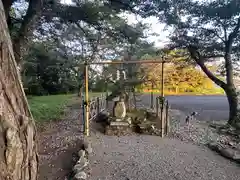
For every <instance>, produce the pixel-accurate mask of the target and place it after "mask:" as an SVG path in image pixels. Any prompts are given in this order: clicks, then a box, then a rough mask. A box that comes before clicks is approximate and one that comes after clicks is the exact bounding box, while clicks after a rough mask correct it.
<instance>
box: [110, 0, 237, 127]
mask: <svg viewBox="0 0 240 180" xmlns="http://www.w3.org/2000/svg"><path fill="white" fill-rule="evenodd" d="M111 3H112V4H114V5H115V7H121V8H124V9H131V11H132V12H136V13H139V14H141V15H142V16H144V17H147V16H151V15H154V16H157V17H159V20H160V21H161V22H164V23H166V25H167V26H168V27H169V28H171V29H172V32H173V33H171V34H172V35H171V37H170V39H171V41H172V46H170V47H174V48H177V47H178V48H186V49H188V53H189V55H190V57H191V58H192V59H193V60H195V62H196V63H197V64H198V65H199V66H200V67H201V69H202V70H203V72H204V73H205V74H206V75H207V76H208V77H209V78H210V79H211V80H212V81H213V82H215V83H216V84H217V85H218V86H220V87H221V88H222V89H223V90H224V91H225V93H226V95H227V98H228V102H229V110H230V111H229V120H228V123H229V124H231V125H236V124H238V122H239V121H240V119H239V118H238V98H237V92H236V88H235V87H234V83H233V75H234V73H233V72H234V71H233V69H234V67H233V63H234V61H238V59H239V58H238V57H239V56H238V55H239V52H238V49H239V45H240V44H239V42H240V41H239V38H240V32H239V31H240V18H239V15H240V2H239V1H238V0H227V1H225V0H212V1H193V0H181V1H176V0H169V1H165V0H159V1H157V0H150V1H123V2H121V1H117V0H113V1H111ZM216 57H217V58H219V57H222V58H223V60H224V64H225V65H224V72H225V80H224V81H223V80H221V79H220V78H219V77H217V76H216V75H214V74H213V73H212V72H211V71H210V70H209V69H208V67H207V66H206V64H205V63H206V62H207V61H215V60H216Z"/></svg>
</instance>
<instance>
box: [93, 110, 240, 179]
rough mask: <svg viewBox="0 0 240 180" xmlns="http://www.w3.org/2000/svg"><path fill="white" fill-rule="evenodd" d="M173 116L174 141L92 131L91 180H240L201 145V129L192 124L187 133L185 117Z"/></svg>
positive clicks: (226, 163) (235, 166) (225, 162)
mask: <svg viewBox="0 0 240 180" xmlns="http://www.w3.org/2000/svg"><path fill="white" fill-rule="evenodd" d="M172 114H173V116H174V117H175V118H176V119H178V121H176V122H174V123H176V124H177V125H176V124H175V126H173V132H174V133H173V134H174V136H173V137H174V138H164V139H161V138H160V137H156V136H145V135H141V136H139V135H134V136H124V137H111V136H105V135H103V134H102V133H100V132H99V131H97V130H94V129H93V130H92V134H91V140H92V146H93V154H92V156H91V157H90V163H91V168H92V172H91V174H92V175H91V180H146V179H148V180H161V179H164V180H215V179H218V180H219V179H221V180H240V169H239V165H238V164H236V163H234V162H231V161H229V160H227V159H225V158H223V157H221V156H219V155H218V154H216V153H214V152H212V151H211V150H209V149H208V148H207V147H204V146H203V145H200V144H201V143H202V139H203V137H205V136H206V129H202V128H201V127H204V126H203V125H199V126H197V128H196V126H195V125H196V124H197V123H196V122H194V123H192V126H191V127H192V128H190V130H189V129H188V128H185V127H184V124H183V118H184V117H185V114H183V113H181V112H180V111H177V110H173V111H172ZM195 131H196V132H195ZM176 134H178V136H176ZM182 137H184V138H182Z"/></svg>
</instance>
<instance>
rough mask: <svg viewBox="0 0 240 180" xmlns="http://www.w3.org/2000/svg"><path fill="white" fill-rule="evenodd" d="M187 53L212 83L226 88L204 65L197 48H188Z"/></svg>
mask: <svg viewBox="0 0 240 180" xmlns="http://www.w3.org/2000/svg"><path fill="white" fill-rule="evenodd" d="M188 51H189V52H190V55H191V57H192V58H193V59H194V60H195V61H196V63H197V64H198V65H199V66H200V68H201V69H202V71H203V72H204V73H205V74H206V75H207V76H208V78H209V79H211V80H212V81H213V82H214V83H216V84H217V85H218V86H220V87H221V88H223V89H224V88H225V87H226V83H225V82H223V81H222V80H220V79H219V78H217V77H216V76H215V75H214V74H213V73H212V72H211V71H210V70H209V69H208V68H207V67H206V65H205V64H204V58H203V57H202V56H201V55H200V53H199V52H198V50H197V48H196V47H195V46H191V45H190V46H189V47H188Z"/></svg>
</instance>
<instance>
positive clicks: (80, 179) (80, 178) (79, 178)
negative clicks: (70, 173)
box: [74, 171, 87, 180]
mask: <svg viewBox="0 0 240 180" xmlns="http://www.w3.org/2000/svg"><path fill="white" fill-rule="evenodd" d="M74 178H75V180H86V179H87V174H86V173H85V172H83V171H81V172H79V173H77V174H76V175H75V176H74Z"/></svg>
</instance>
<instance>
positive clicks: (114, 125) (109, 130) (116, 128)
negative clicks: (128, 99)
mask: <svg viewBox="0 0 240 180" xmlns="http://www.w3.org/2000/svg"><path fill="white" fill-rule="evenodd" d="M124 100H125V99H124V96H123V95H120V96H118V97H115V98H114V99H113V102H114V106H113V113H112V114H113V116H112V117H111V118H109V121H110V122H109V125H108V126H107V127H106V129H105V134H106V135H116V136H121V135H127V134H129V133H131V132H132V130H131V119H130V118H128V117H126V114H127V112H126V105H125V102H124Z"/></svg>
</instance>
